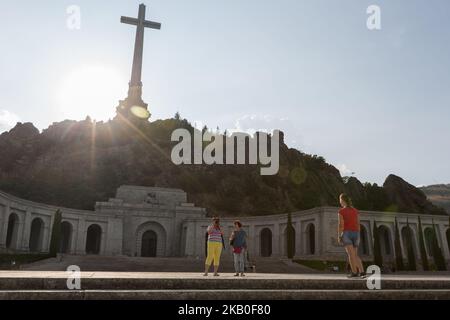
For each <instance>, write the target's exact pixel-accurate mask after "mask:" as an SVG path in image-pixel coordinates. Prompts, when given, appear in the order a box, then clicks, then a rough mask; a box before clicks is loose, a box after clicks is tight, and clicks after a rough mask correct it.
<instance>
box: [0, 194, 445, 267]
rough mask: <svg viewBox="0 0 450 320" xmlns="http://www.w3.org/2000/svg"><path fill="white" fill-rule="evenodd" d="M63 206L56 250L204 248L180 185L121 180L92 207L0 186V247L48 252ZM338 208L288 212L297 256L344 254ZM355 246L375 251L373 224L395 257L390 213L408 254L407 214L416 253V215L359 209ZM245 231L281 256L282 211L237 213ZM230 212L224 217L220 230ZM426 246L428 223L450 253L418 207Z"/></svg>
mask: <svg viewBox="0 0 450 320" xmlns="http://www.w3.org/2000/svg"><path fill="white" fill-rule="evenodd" d="M58 209H59V210H61V212H62V217H63V220H62V225H61V232H62V236H61V244H60V246H61V251H62V252H63V253H66V254H75V255H85V254H98V255H107V256H114V255H126V256H142V257H198V258H203V257H204V255H205V231H206V228H207V226H208V225H209V223H210V219H211V218H209V217H207V216H206V210H205V209H203V208H199V207H196V206H195V205H194V204H192V203H188V201H187V195H186V193H185V192H183V191H182V190H179V189H165V188H153V187H139V186H121V187H120V188H118V190H117V193H116V197H115V198H113V199H109V201H107V202H97V203H96V206H95V211H83V210H75V209H68V208H59V207H55V206H50V205H45V204H41V203H35V202H31V201H27V200H23V199H20V198H17V197H14V196H11V195H9V194H6V193H3V192H0V251H2V252H36V253H39V252H48V251H49V246H50V237H51V229H52V225H53V219H54V215H55V212H56V211H57V210H58ZM337 210H338V208H332V207H321V208H314V209H310V210H306V211H298V212H292V213H291V216H292V224H293V227H294V229H295V256H296V258H299V259H311V260H321V259H338V260H342V259H344V251H343V248H342V247H341V246H339V245H338V244H337V239H336V234H337V231H336V229H337V223H338V217H337ZM360 213H361V216H360V220H361V246H360V253H361V255H362V256H363V257H364V258H365V259H370V258H371V256H372V254H373V226H374V222H375V221H376V223H377V226H378V228H379V231H380V232H379V234H380V242H381V250H382V254H383V255H384V258H385V259H386V261H393V260H394V250H395V249H394V237H395V227H394V226H395V218H397V221H398V226H399V232H400V235H401V236H400V237H401V240H402V241H401V245H402V247H403V254H404V255H405V259H406V251H407V250H406V237H407V236H406V235H407V220H408V222H409V227H410V228H411V231H412V240H413V248H414V252H415V256H416V259H417V260H420V253H419V252H420V251H419V243H418V216H417V214H407V213H386V212H369V211H361V212H360ZM238 218H239V219H240V220H241V221H242V222H243V224H244V229H245V230H246V231H247V234H248V245H249V255H250V258H251V257H276V258H283V257H286V256H287V245H286V226H287V214H277V215H269V216H267V215H266V216H252V217H238ZM234 220H235V218H222V220H221V224H222V226H223V228H224V230H225V236H226V238H228V236H229V235H230V234H231V231H232V229H233V221H234ZM421 220H422V227H423V230H424V234H425V240H426V241H425V242H426V250H427V253H428V255H429V256H430V258H431V254H432V253H431V250H430V248H431V241H430V236H429V235H430V234H432V232H433V229H432V228H433V224H434V228H435V230H436V234H437V238H438V243H439V245H440V247H441V249H442V252H443V254H444V257H445V258H446V259H447V261H448V260H450V255H449V250H450V228H449V217H448V216H430V215H421Z"/></svg>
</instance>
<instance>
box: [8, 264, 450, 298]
mask: <svg viewBox="0 0 450 320" xmlns="http://www.w3.org/2000/svg"><path fill="white" fill-rule="evenodd" d="M67 276H68V275H67V273H66V272H61V271H56V272H52V271H0V299H6V300H8V299H20V300H22V299H23V300H28V299H33V300H45V299H70V300H73V299H76V300H84V299H100V300H101V299H151V300H160V299H169V300H172V299H175V300H198V299H200V300H203V299H214V300H218V299H226V300H236V299H237V300H241V299H242V300H247V299H252V300H276V299H281V300H286V299H288V300H289V299H446V300H450V276H446V275H436V276H433V275H386V276H382V282H381V286H382V289H381V290H368V289H367V286H366V280H361V279H347V278H346V277H345V275H336V274H262V273H250V274H248V275H247V276H246V277H244V278H240V277H239V278H237V277H234V276H233V274H231V273H224V274H221V276H220V277H213V276H212V275H210V276H208V277H204V276H203V275H202V274H201V273H166V272H159V273H158V272H82V274H81V289H82V290H78V291H69V290H67V286H66V281H67Z"/></svg>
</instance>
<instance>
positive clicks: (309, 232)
mask: <svg viewBox="0 0 450 320" xmlns="http://www.w3.org/2000/svg"><path fill="white" fill-rule="evenodd" d="M305 230H306V232H305V245H306V247H305V249H306V254H307V255H313V254H316V226H315V225H314V223H310V224H308V225H307V226H306V229H305Z"/></svg>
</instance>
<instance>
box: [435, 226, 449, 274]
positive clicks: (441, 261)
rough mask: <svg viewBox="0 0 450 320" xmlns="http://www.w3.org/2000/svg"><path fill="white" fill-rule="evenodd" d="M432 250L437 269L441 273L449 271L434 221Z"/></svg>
mask: <svg viewBox="0 0 450 320" xmlns="http://www.w3.org/2000/svg"><path fill="white" fill-rule="evenodd" d="M431 248H432V250H433V259H434V264H435V265H436V268H437V269H438V270H439V271H445V270H447V266H446V262H445V258H444V255H443V254H442V250H441V247H440V246H439V242H438V238H437V232H436V226H435V224H434V221H433V240H432V246H431Z"/></svg>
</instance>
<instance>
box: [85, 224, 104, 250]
mask: <svg viewBox="0 0 450 320" xmlns="http://www.w3.org/2000/svg"><path fill="white" fill-rule="evenodd" d="M101 244H102V227H100V226H99V225H98V224H91V225H90V226H89V227H88V228H87V232H86V254H100V250H101Z"/></svg>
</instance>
